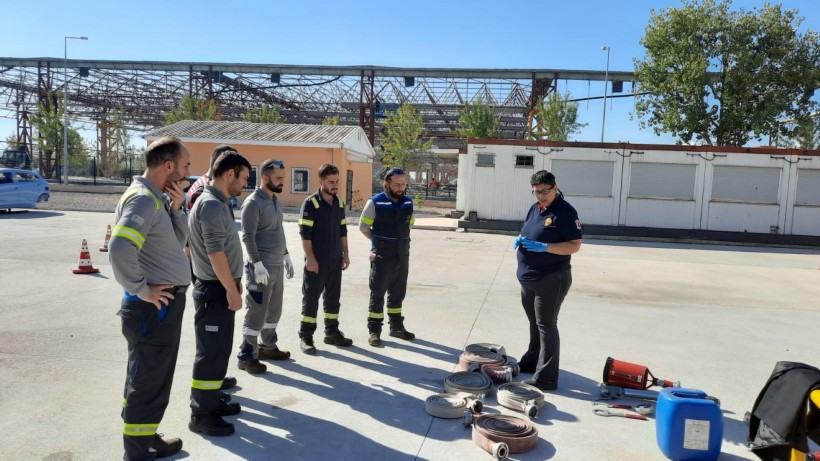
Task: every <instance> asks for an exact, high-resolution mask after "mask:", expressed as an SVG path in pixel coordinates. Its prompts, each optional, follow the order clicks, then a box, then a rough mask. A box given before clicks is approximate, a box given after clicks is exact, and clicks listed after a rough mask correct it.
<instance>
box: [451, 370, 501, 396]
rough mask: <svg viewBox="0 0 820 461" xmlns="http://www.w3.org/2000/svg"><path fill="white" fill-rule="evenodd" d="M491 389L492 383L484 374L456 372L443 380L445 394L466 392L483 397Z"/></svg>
mask: <svg viewBox="0 0 820 461" xmlns="http://www.w3.org/2000/svg"><path fill="white" fill-rule="evenodd" d="M492 388H493V382H492V381H490V378H489V377H488V376H487V375H485V374H484V373H473V372H469V371H457V372H455V373H453V374H451V375H450V376H448V377H447V378H446V379H445V380H444V390H445V392H466V393H468V394H474V395H485V394H488V393H489V392H490V390H492Z"/></svg>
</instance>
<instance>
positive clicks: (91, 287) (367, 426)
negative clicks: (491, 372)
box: [0, 210, 820, 461]
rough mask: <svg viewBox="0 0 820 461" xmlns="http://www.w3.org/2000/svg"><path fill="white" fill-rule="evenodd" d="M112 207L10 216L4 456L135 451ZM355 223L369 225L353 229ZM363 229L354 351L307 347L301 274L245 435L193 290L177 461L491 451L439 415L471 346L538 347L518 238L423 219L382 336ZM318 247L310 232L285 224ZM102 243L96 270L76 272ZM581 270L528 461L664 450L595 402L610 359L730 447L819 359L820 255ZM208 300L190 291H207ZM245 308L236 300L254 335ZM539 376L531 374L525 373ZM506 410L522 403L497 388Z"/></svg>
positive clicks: (52, 458) (720, 251)
mask: <svg viewBox="0 0 820 461" xmlns="http://www.w3.org/2000/svg"><path fill="white" fill-rule="evenodd" d="M111 218H112V215H111V214H109V213H87V212H71V211H66V212H62V211H53V210H41V211H31V212H22V213H12V214H7V213H0V229H2V235H3V238H2V239H1V240H0V242H2V243H0V249H1V250H0V268H1V269H0V405H1V406H2V408H3V416H2V418H0V459H4V460H5V459H36V460H41V459H45V460H49V461H57V460H112V459H120V458H121V435H120V434H121V428H122V426H121V420H120V418H119V408H118V407H119V405H120V402H121V397H122V384H123V380H124V376H125V365H126V352H125V341H124V340H123V338H122V336H121V334H120V327H119V320H118V317H117V316H116V315H115V313H116V311H117V308H118V301H119V298H120V296H121V290H120V288H119V286H118V285H117V283H116V282H115V281H114V280H113V276H112V272H111V268H110V265H109V264H108V261H107V256H105V255H104V254H103V253H99V252H98V251H97V248H98V247H99V246H100V245H102V243H103V237H104V235H105V227H106V225H107V224H113V223H111V222H110V219H111ZM352 230H353V229H352ZM353 231H354V232H351V237H350V249H351V253H352V255H353V257H352V265H351V267H350V269H349V270H348V271H346V272H345V274H344V279H343V290H342V310H341V317H340V322H341V328H342V330H343V331H344V332H345V334H346V335H347V336H348V337H351V338H353V340H354V341H355V345H354V347H352V348H350V349H339V348H335V347H332V346H325V345H324V344H321V343H320V342H319V344H317V346H318V347H319V349H320V352H319V354H318V355H317V356H314V357H308V356H305V355H303V354H301V353H300V352H298V338H297V335H296V331H297V329H298V322H299V308H300V303H301V292H300V287H301V281H302V279H301V274H300V273H299V272H300V271H298V270H297V275H296V277H294V279H293V280H287V281H286V283H285V312H284V315H283V318H282V320H281V322H280V330H279V332H280V338H281V339H280V347H282V348H284V349H288V350H291V351H292V353H293V360H291V361H288V362H284V363H277V362H269V363H268V370H269V372H268V373H267V374H265V375H262V376H250V375H248V374H246V373H245V372H242V371H239V370H237V368H236V363H235V361H233V360H232V362H231V364H230V366H229V373H230V374H233V375H234V376H237V377H238V379H239V387H238V388H237V389H236V390H235V391H234V400H235V401H238V402H240V403H241V404H242V407H243V412H242V413H241V414H240V415H239V416H237V417H230V418H229V419H230V420H232V421H233V422H235V424H236V429H237V433H236V434H235V435H234V436H232V437H227V438H206V437H202V436H199V435H196V434H192V433H190V432H189V431H188V429H187V420H188V414H189V413H188V412H189V410H188V392H189V387H188V386H189V385H190V379H191V367H192V362H193V356H194V343H193V341H194V338H193V334H192V333H193V321H192V318H193V316H192V312H193V305H192V303H191V302H190V300H189V304H188V310H189V311H188V313H186V318H185V326H184V328H183V337H182V345H181V349H180V353H179V361H178V366H177V372H176V376H175V381H174V388H173V391H172V396H171V404H170V406H169V408H168V411H167V413H166V416H165V419H164V420H163V422H162V424H161V426H160V432H163V433H165V434H166V435H168V436H180V437H182V439H183V441H184V447H183V452H182V453H180V454H179V455H177V456H176V457H174V458H171V459H183V458H186V457H187V458H190V459H197V460H199V459H204V460H211V459H219V460H235V459H236V460H238V459H247V460H265V459H277V460H319V459H338V460H353V459H377V460H453V459H471V460H472V459H476V460H481V459H491V457H490V455H488V454H486V453H484V452H483V451H481V450H480V449H479V448H478V447H477V446H475V445H474V444H473V443H472V441H471V440H470V432H469V431H468V430H466V429H464V428H463V427H462V426H461V424H460V422H459V421H458V420H442V419H435V418H432V417H430V416H428V415H427V414H426V413H425V412H424V399H425V398H426V397H427V396H429V395H430V394H431V393H434V392H440V391H441V390H442V381H443V380H444V378H445V377H446V376H447V375H448V374H449V373H450V372H452V371H453V370H454V368H455V364H456V362H457V358H458V354H459V353H460V351H461V350H462V349H463V347H464V346H465V345H466V344H469V343H474V342H494V343H499V344H502V345H505V346H506V348H507V350H508V352H509V353H510V354H511V355H513V356H520V355H521V353H522V352H523V350H524V347H525V345H526V341H527V338H526V336H525V335H526V319H525V317H524V314H523V311H522V309H521V306H520V301H519V290H518V283H517V281H516V279H515V265H516V262H515V254H514V252H513V251H512V250H511V248H510V245H511V243H512V237H510V236H505V235H490V234H478V233H456V232H443V231H433V230H415V231H413V246H412V250H411V251H412V261H411V274H410V282H409V287H408V298H407V300H406V302H405V306H404V308H405V312H406V315H407V327H408V329H410V330H411V331H414V332H415V333H417V335H418V339H417V340H416V341H415V342H413V343H407V342H402V341H399V340H393V339H392V338H387V341H385V343H386V345H385V347H383V348H378V349H374V348H371V347H370V346H368V345H367V342H366V338H367V331H366V324H365V321H366V315H367V296H368V288H367V270H368V266H367V264H368V263H367V257H366V256H367V245H368V243H367V241H366V240H365V239H364V238H363V237H361V236H360V235H358V234H357V232H356V231H355V230H353ZM286 232H287V237H288V240H289V242H290V243H289V249H290V251H291V253H293V254H294V260H295V261H296V260H300V259H301V254H302V253H301V248H300V246H299V245H298V232H297V227H296V225H295V224H294V223H287V224H286ZM82 239H88V242H89V247H90V249H91V254H92V262H93V264H94V265H95V266H96V267H98V268H100V270H101V272H100V274H98V275H93V276H89V275H83V276H80V275H73V274H72V273H71V269H72V268H74V267H76V266H77V261H78V257H79V251H80V242H81V240H82ZM573 266H574V270H573V276H574V285H573V287H572V290H571V291H570V294H569V296H568V297H567V300H566V302H565V303H564V308H563V310H562V312H561V317H560V321H559V324H560V329H561V336H562V356H561V378H560V380H561V381H560V388H559V390H558V391H556V392H551V393H548V394H547V395H546V400H547V404H546V407H545V408H544V409H543V411H542V412H541V414H540V415H539V416H538V418H537V419H536V420H535V422H536V423H537V427H538V430H539V439H540V440H539V442H538V446H537V448H536V449H535V450H534V451H532V452H530V453H526V454H520V455H513V459H520V460H532V461H534V460H544V459H554V460H570V459H573V460H574V459H606V460H663V459H665V458H664V457H663V455H662V454H661V452H660V451H659V450H658V448H657V444H656V442H655V428H654V423H653V422H652V421H650V422H643V421H634V420H627V419H623V418H602V417H598V416H596V415H594V414H593V413H592V405H591V402H592V401H593V400H594V399H595V398H596V397H597V384H598V382H599V381H600V379H601V371H602V368H603V365H604V362H605V360H606V358H607V356H612V357H615V358H618V359H620V360H626V361H630V362H635V363H641V364H645V365H647V366H648V367H649V368H650V369H651V370H652V372H653V373H654V374H655V375H656V376H659V377H661V378H667V379H673V380H680V381H681V382H682V384H683V385H684V386H686V387H694V388H700V389H703V390H705V391H706V392H708V393H709V394H711V395H714V396H717V397H719V398H720V399H721V401H722V410H723V413H724V428H725V430H724V442H723V449H722V451H723V454H722V456H721V459H722V460H737V459H754V458H753V456H752V455H751V453H749V452H748V451H747V450H746V448H745V446H744V441H745V431H746V429H745V425H744V423H743V422H742V421H743V414H744V412H745V411H748V410H750V409H751V406H752V404H753V402H754V399H755V397H756V396H757V393H758V392H759V390H760V388H761V386H762V385H763V384H764V383H765V381H766V378H767V377H768V375H769V373H770V372H771V369H772V367H773V366H774V364H775V362H776V361H778V360H791V361H801V362H805V363H810V364H813V365H815V366H817V365H818V362H817V360H818V356H817V339H816V338H817V331H818V330H817V326H818V325H820V305H818V299H820V271H818V270H817V268H818V267H819V266H820V251H817V250H791V249H771V248H750V247H727V246H700V245H682V244H661V243H638V242H612V241H595V240H590V239H587V240H586V241H585V242H584V246H583V248H582V250H581V252H580V253H579V254H578V255H576V256H575V257H574V258H573ZM189 296H190V295H189ZM241 319H242V314H241V313H240V314H238V316H237V335H236V338H237V341H235V342H236V343H237V344H238V338H239V334H238V332H239V329H240V328H241ZM521 377H522V378H526V377H528V376H526V375H525V376H521ZM488 407H489V408H488V411H490V412H500V413H505V414H514V412H512V411H511V410H507V409H503V408H501V407H499V406H498V405H496V404H495V400H494V398H493V397H490V398H489V399H488Z"/></svg>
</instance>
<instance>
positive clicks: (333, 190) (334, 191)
mask: <svg viewBox="0 0 820 461" xmlns="http://www.w3.org/2000/svg"><path fill="white" fill-rule="evenodd" d="M322 192H324V193H325V194H329V195H336V193H337V192H339V189H328V188H327V187H325V186H322Z"/></svg>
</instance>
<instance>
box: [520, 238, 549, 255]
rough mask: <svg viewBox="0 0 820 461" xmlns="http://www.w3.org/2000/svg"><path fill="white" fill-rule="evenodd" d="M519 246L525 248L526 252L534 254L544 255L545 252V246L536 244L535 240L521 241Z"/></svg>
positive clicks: (544, 244)
mask: <svg viewBox="0 0 820 461" xmlns="http://www.w3.org/2000/svg"><path fill="white" fill-rule="evenodd" d="M521 246H522V247H524V248H526V249H527V251H532V252H534V253H546V252H547V244H546V243H543V242H536V241H535V240H530V239H527V238H525V239H524V240H522V241H521Z"/></svg>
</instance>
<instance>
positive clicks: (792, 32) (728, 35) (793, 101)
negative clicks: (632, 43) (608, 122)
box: [634, 0, 820, 146]
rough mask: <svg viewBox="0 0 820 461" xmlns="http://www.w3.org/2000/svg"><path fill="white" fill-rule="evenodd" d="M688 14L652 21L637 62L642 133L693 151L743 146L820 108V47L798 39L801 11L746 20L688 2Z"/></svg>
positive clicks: (676, 11)
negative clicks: (666, 137)
mask: <svg viewBox="0 0 820 461" xmlns="http://www.w3.org/2000/svg"><path fill="white" fill-rule="evenodd" d="M682 3H683V6H682V7H681V8H669V9H666V10H661V11H660V12H656V11H654V10H652V11H651V13H650V19H649V25H648V26H647V28H646V34H645V35H644V37H643V38H642V39H641V44H642V45H643V46H644V47H645V48H646V54H645V58H644V59H642V60H641V59H634V64H635V74H636V78H637V80H638V87H637V90H638V91H637V92H638V93H643V92H648V93H649V94H646V95H640V96H638V97H637V100H636V105H635V109H636V114H637V116H638V117H639V118H640V119H641V127H642V128H645V127H647V126H649V127H652V129H653V130H654V132H655V133H656V134H660V133H663V132H668V133H671V134H673V135H674V136H677V137H679V138H680V141H682V142H684V143H689V142H690V141H692V140H697V141H701V142H704V143H706V144H708V145H718V146H742V145H744V144H746V143H747V142H748V141H749V140H750V139H751V138H752V137H753V136H754V137H755V138H758V139H759V138H760V137H761V136H763V135H769V134H772V133H775V132H777V131H778V130H779V131H780V134H781V135H787V136H788V135H790V134H793V133H790V132H789V130H790V129H792V128H789V127H788V126H787V125H782V124H779V123H778V119H782V118H792V119H801V118H804V117H806V116H807V114H808V113H810V112H811V111H812V110H813V109H814V108H816V106H817V103H816V102H815V101H812V100H811V97H812V95H813V92H814V89H815V88H817V87H818V84H819V83H820V72H819V71H818V66H820V46H818V35H817V33H815V32H813V31H808V32H806V33H803V34H801V33H799V32H798V28H799V26H800V24H801V22H802V18H799V17H798V16H797V11H796V10H785V11H784V10H782V9H781V6H780V5H769V4H765V5H764V6H763V7H762V8H760V9H753V10H752V11H751V12H747V11H745V10H743V9H739V10H730V1H729V0H722V1H720V2H719V3H717V2H716V1H715V0H702V1H697V0H682Z"/></svg>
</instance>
